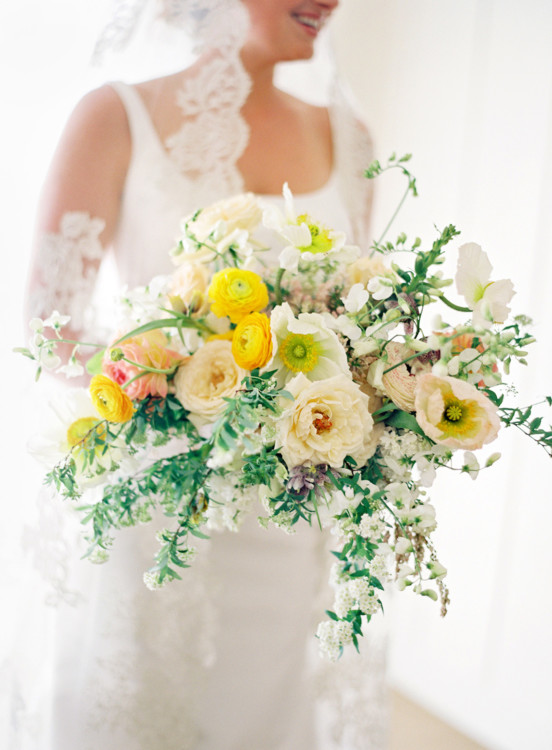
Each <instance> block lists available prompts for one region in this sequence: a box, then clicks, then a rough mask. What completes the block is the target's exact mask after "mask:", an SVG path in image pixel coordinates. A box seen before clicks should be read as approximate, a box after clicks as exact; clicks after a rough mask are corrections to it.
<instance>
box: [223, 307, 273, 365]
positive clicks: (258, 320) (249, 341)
mask: <svg viewBox="0 0 552 750" xmlns="http://www.w3.org/2000/svg"><path fill="white" fill-rule="evenodd" d="M232 354H233V355H234V359H235V360H236V363H237V364H238V365H239V366H240V367H243V369H244V370H254V369H255V368H256V367H263V366H264V365H266V363H267V362H268V360H269V359H270V357H271V356H272V332H271V330H270V320H269V318H268V315H264V314H263V313H258V312H254V313H251V314H250V315H246V317H245V318H243V319H242V320H241V321H240V322H239V323H238V325H237V326H236V330H235V331H234V338H233V339H232Z"/></svg>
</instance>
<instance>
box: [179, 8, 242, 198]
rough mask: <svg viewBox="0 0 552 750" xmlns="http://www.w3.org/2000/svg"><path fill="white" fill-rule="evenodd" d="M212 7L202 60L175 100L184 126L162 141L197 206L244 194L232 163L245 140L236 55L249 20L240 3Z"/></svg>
mask: <svg viewBox="0 0 552 750" xmlns="http://www.w3.org/2000/svg"><path fill="white" fill-rule="evenodd" d="M208 5H209V4H208ZM211 5H213V6H214V7H213V8H211V9H210V10H209V11H208V14H207V15H206V16H205V18H207V19H208V25H207V28H206V29H204V30H203V34H204V35H205V37H206V38H207V39H208V44H209V51H208V53H207V56H206V60H205V62H204V64H202V65H201V66H199V68H197V69H196V70H195V71H194V72H193V74H192V73H191V74H190V75H189V76H187V77H186V79H185V82H184V84H183V86H182V88H181V90H180V91H179V93H178V96H177V104H178V106H179V108H180V110H181V111H182V116H183V124H182V126H181V128H180V129H179V130H178V131H177V132H176V133H173V134H172V135H171V136H169V137H168V138H167V139H166V140H165V146H166V148H167V150H168V152H169V154H170V156H171V158H172V160H173V161H174V163H175V164H176V165H177V167H178V169H179V171H180V172H181V173H182V174H183V175H185V176H186V177H188V178H189V179H190V180H193V182H194V187H193V193H194V197H195V201H196V205H205V204H207V203H209V202H212V201H213V200H214V199H215V198H218V197H220V196H221V195H231V194H232V193H239V192H242V191H243V179H242V177H241V175H240V173H239V170H238V168H237V161H238V159H239V158H240V156H241V155H242V154H243V152H244V150H245V147H246V146H247V143H248V140H249V128H248V126H247V123H246V122H245V120H244V118H243V117H242V115H241V108H242V107H243V105H244V103H245V101H246V99H247V97H248V95H249V91H250V88H251V81H250V78H249V75H248V74H247V72H246V71H245V69H244V67H243V65H242V62H241V59H240V56H239V50H240V48H241V45H242V42H243V39H244V38H245V34H246V31H247V27H248V23H249V18H248V15H247V11H246V10H245V8H244V7H243V6H242V5H241V3H240V2H235V1H234V2H226V3H221V2H220V0H214V1H213V2H211ZM223 19H224V23H222V20H223Z"/></svg>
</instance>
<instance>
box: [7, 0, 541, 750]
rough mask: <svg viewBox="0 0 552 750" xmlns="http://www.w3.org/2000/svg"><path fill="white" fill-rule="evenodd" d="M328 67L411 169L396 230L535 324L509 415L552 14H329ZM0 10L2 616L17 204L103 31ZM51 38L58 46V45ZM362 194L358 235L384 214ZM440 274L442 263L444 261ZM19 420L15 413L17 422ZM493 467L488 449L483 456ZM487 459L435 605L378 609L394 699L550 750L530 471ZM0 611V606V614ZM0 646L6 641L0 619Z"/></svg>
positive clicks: (20, 392)
mask: <svg viewBox="0 0 552 750" xmlns="http://www.w3.org/2000/svg"><path fill="white" fill-rule="evenodd" d="M342 5H343V7H342V9H341V11H340V17H339V18H338V19H337V24H336V38H337V48H338V59H339V61H340V64H341V65H342V66H343V68H344V69H345V71H346V73H347V76H348V78H349V80H350V81H351V83H352V86H353V88H354V90H355V92H356V94H357V97H358V99H359V102H360V104H361V107H362V110H363V112H364V114H365V117H366V120H367V121H368V122H369V124H370V127H371V129H372V132H373V135H374V138H375V143H376V152H377V155H378V157H380V158H381V159H382V160H383V159H385V158H386V157H387V155H388V154H389V153H391V152H392V151H397V152H405V151H411V152H413V153H414V159H413V161H412V169H413V171H414V173H415V174H416V176H417V178H418V185H419V189H420V193H421V196H420V198H418V199H417V200H416V201H411V202H410V203H409V204H408V205H407V206H406V208H405V210H404V213H403V214H402V215H401V218H400V220H399V222H398V224H397V227H396V228H397V231H398V230H399V229H404V230H405V231H407V232H408V233H409V234H412V235H415V234H420V235H421V236H422V237H424V238H425V239H426V240H427V241H431V240H432V239H433V231H434V230H433V224H436V225H438V226H439V227H442V226H443V225H444V224H447V223H451V222H452V223H455V224H457V226H458V227H459V228H460V229H462V239H463V240H464V241H468V240H474V241H477V242H479V243H480V244H482V245H483V247H484V249H485V250H487V252H488V253H489V254H490V256H491V258H492V262H493V264H494V267H495V274H496V278H504V277H511V278H513V280H514V283H515V286H516V289H517V296H516V297H515V299H514V306H515V309H516V310H517V311H521V312H526V313H528V314H531V315H532V316H533V317H534V318H535V321H536V325H535V333H536V335H537V336H538V338H539V343H538V344H537V345H535V346H534V350H533V352H532V355H531V359H532V362H531V365H532V366H531V369H530V370H529V371H528V372H520V373H519V377H518V383H519V391H520V396H519V399H520V401H522V402H523V403H525V402H529V401H531V400H533V399H536V398H539V397H541V396H542V395H543V394H545V393H548V392H550V391H551V390H552V389H551V388H550V383H551V378H550V371H551V365H552V361H551V356H550V348H551V347H550V341H551V339H550V332H549V325H550V324H549V321H550V319H551V312H552V310H551V306H550V297H551V295H550V290H549V286H550V283H551V281H552V261H551V251H552V218H551V217H552V187H551V178H552V53H551V47H552V44H551V40H552V3H550V1H549V0H494V2H493V0H462V2H458V0H455V2H452V0H385V1H384V0H343V3H342ZM7 6H8V4H3V5H2V8H1V9H0V50H1V52H0V54H2V60H1V64H0V71H1V76H2V81H1V84H2V86H1V90H2V92H3V93H2V97H3V102H2V103H3V106H2V111H3V115H2V119H1V121H0V128H1V138H0V144H1V145H0V148H1V169H0V180H1V181H0V207H1V214H2V239H3V242H2V245H3V248H2V249H3V257H4V259H5V263H6V270H5V272H4V274H3V275H2V280H1V284H2V294H1V299H0V301H1V303H2V310H1V315H2V321H3V327H2V331H3V345H4V346H3V349H4V354H5V357H3V361H2V365H3V366H2V378H3V380H2V382H3V389H2V393H3V399H2V422H3V428H2V430H0V434H1V436H2V442H3V445H2V449H1V451H0V455H1V456H2V464H3V466H2V468H3V476H4V477H7V479H6V481H5V483H4V491H3V496H4V497H3V521H2V523H3V525H4V529H5V531H6V532H7V533H5V534H4V537H5V539H4V540H3V543H2V545H1V548H0V564H1V565H2V569H3V571H4V592H5V594H7V598H6V597H5V598H4V602H5V601H8V603H9V605H10V604H11V603H12V602H13V601H14V599H15V598H16V597H17V595H18V594H19V593H20V591H19V589H20V586H21V579H20V576H19V570H18V558H17V548H18V537H17V535H16V534H12V533H10V531H11V529H15V528H17V526H18V523H19V522H20V521H21V518H22V517H24V516H25V513H26V511H27V509H28V502H29V497H30V489H29V488H30V487H32V486H33V483H35V482H36V481H37V480H38V477H39V474H40V472H39V471H38V470H35V469H33V468H31V467H30V466H29V465H28V463H26V462H25V463H22V459H21V456H22V455H23V452H24V443H25V438H26V435H27V434H28V421H27V420H28V417H27V418H26V419H25V420H23V419H21V414H24V413H25V402H26V400H27V395H28V392H29V389H30V379H31V378H32V368H31V366H30V365H29V366H28V367H27V366H26V363H24V362H22V361H21V362H20V361H19V360H15V359H14V358H13V357H12V356H11V355H10V354H9V350H10V349H11V347H12V346H17V345H19V344H20V343H21V341H22V340H23V337H24V333H23V324H22V321H21V319H20V318H21V313H20V304H21V298H22V294H23V285H24V276H25V269H26V265H27V262H28V248H29V246H30V242H31V231H32V221H33V214H34V206H35V203H36V200H37V196H38V191H39V187H40V184H41V182H42V179H43V177H44V173H45V170H46V167H47V164H48V162H49V159H50V156H51V153H52V150H53V148H54V145H55V142H56V140H57V137H58V134H59V131H60V129H61V127H62V125H63V122H64V120H65V119H66V117H67V114H68V113H69V111H70V108H71V107H72V106H73V104H74V102H75V101H76V99H77V98H78V96H79V95H80V94H81V92H83V91H84V90H86V89H87V88H89V87H90V86H91V85H93V84H94V82H95V80H98V76H99V74H96V75H94V74H91V73H90V71H89V69H88V58H89V54H90V50H91V47H92V43H93V39H94V38H95V34H96V31H97V28H98V19H99V17H100V16H101V13H102V10H103V8H102V5H101V3H98V4H97V5H96V4H94V5H93V4H92V3H89V2H88V1H87V0H49V2H48V3H44V2H40V1H39V0H32V1H31V2H27V3H21V4H16V3H10V4H9V7H7ZM68 29H70V32H69V31H68ZM400 189H401V186H400V185H399V184H397V183H395V182H394V181H393V179H389V180H385V181H383V180H382V182H381V184H380V185H379V192H378V200H377V203H376V214H375V227H374V229H375V231H377V229H378V228H381V227H383V225H384V222H385V218H386V217H387V216H388V214H389V211H390V209H391V207H392V205H393V204H394V202H395V201H396V199H397V195H398V194H399V190H400ZM450 267H451V268H452V267H453V263H452V261H451V266H450ZM31 416H32V415H31ZM493 449H494V446H493ZM499 449H500V450H502V451H503V454H504V457H503V459H502V460H501V462H499V463H498V464H497V465H495V467H494V468H493V469H491V470H490V471H488V472H487V473H485V474H483V475H482V476H481V477H480V478H479V479H478V480H477V482H474V483H472V482H471V480H470V479H469V478H467V477H460V478H456V477H453V478H450V477H448V476H447V477H444V478H442V480H441V481H440V482H439V483H438V484H437V485H436V486H435V488H434V490H433V497H434V498H435V501H436V506H437V512H438V518H439V521H440V525H439V529H438V532H437V535H436V536H437V543H438V549H439V551H440V555H441V558H442V561H443V562H444V564H445V565H447V567H448V568H449V571H450V575H449V585H450V588H451V592H452V605H451V610H450V613H449V615H448V616H447V618H446V619H445V620H441V619H440V618H439V616H438V608H437V606H436V605H434V604H433V603H432V602H430V601H429V600H423V601H419V600H416V599H415V598H414V596H413V595H412V596H411V595H410V594H409V593H408V592H407V593H406V594H400V595H398V596H397V597H395V605H394V612H393V629H394V643H393V649H392V660H391V662H392V663H391V673H392V680H393V682H394V684H395V685H396V686H398V687H400V688H401V689H402V690H403V691H405V692H406V693H408V694H410V695H411V696H412V697H413V698H414V699H415V700H417V701H419V702H421V703H422V704H424V705H426V706H427V707H429V708H430V709H432V710H434V711H436V712H437V713H439V714H440V715H442V716H443V717H444V718H446V719H448V720H449V721H451V722H452V723H454V724H455V725H457V726H458V727H459V728H461V729H463V731H465V732H467V733H468V734H471V735H472V736H473V737H475V738H476V739H478V740H479V741H480V742H482V743H483V744H486V745H487V746H488V747H489V748H493V749H496V750H522V749H523V750H525V749H526V748H531V750H545V748H550V747H552V721H551V719H550V710H549V708H550V702H551V701H550V699H551V697H552V685H551V677H550V675H552V646H551V638H550V634H551V633H552V607H551V603H550V596H549V591H550V583H549V580H550V573H549V564H548V558H549V549H550V538H551V532H552V497H551V495H552V492H551V491H550V487H549V482H550V477H551V475H550V468H549V459H547V457H546V456H545V455H544V453H543V452H542V451H539V450H538V449H537V448H536V447H535V446H533V445H532V444H529V441H526V440H522V439H520V438H518V436H517V435H510V434H508V433H506V434H505V435H504V436H503V437H502V438H501V439H500V446H499ZM10 597H11V598H10ZM0 635H2V636H3V637H4V638H8V637H9V625H8V623H7V621H6V620H5V619H3V620H2V625H1V626H0Z"/></svg>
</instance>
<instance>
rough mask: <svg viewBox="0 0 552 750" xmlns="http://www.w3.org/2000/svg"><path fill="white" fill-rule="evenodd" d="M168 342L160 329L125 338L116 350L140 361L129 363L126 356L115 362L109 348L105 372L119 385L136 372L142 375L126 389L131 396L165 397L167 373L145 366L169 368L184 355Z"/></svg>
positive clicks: (132, 376) (114, 348)
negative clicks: (149, 370)
mask: <svg viewBox="0 0 552 750" xmlns="http://www.w3.org/2000/svg"><path fill="white" fill-rule="evenodd" d="M167 344H168V339H167V337H166V336H165V334H164V333H163V332H162V331H160V330H154V331H148V332H147V333H142V334H141V335H139V336H132V337H131V338H128V339H125V340H124V341H122V342H121V343H120V344H117V345H116V346H115V347H113V350H114V351H117V350H120V351H121V352H122V354H123V357H125V358H126V359H129V360H131V361H132V362H136V363H137V364H136V365H134V364H130V362H126V361H125V360H124V359H118V360H117V361H113V359H112V358H111V351H112V349H107V350H106V353H105V355H104V358H103V362H102V372H103V373H104V375H107V376H108V377H110V378H111V379H112V380H114V381H115V382H116V383H118V384H119V385H124V384H125V383H128V381H129V380H132V378H134V377H136V375H140V377H139V378H136V380H134V381H133V382H132V383H130V384H129V385H128V386H127V387H126V388H125V391H126V393H127V394H128V396H129V398H131V399H144V398H146V397H147V396H161V397H163V398H165V396H166V395H167V375H166V374H164V373H157V372H148V370H144V369H142V367H146V368H148V367H152V368H154V369H156V370H169V369H171V368H172V367H174V366H175V365H176V364H177V363H178V362H180V361H182V359H183V357H182V355H181V354H179V353H178V352H176V351H173V350H172V349H169V348H168V347H167ZM140 373H143V374H140Z"/></svg>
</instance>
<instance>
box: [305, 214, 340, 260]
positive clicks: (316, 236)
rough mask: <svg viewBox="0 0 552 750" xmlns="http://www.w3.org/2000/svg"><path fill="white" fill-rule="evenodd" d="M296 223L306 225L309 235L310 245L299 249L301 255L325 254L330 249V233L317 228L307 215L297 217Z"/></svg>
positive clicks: (322, 228) (331, 245)
mask: <svg viewBox="0 0 552 750" xmlns="http://www.w3.org/2000/svg"><path fill="white" fill-rule="evenodd" d="M297 223H298V224H306V225H307V227H308V229H309V232H310V235H311V244H310V245H304V246H303V247H300V248H299V250H300V251H301V252H302V253H306V252H309V253H327V252H328V251H329V250H331V249H332V247H333V242H332V240H331V238H330V231H329V230H328V229H325V228H324V227H320V226H318V224H313V223H312V221H311V219H310V217H309V216H308V214H301V216H298V217H297Z"/></svg>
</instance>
